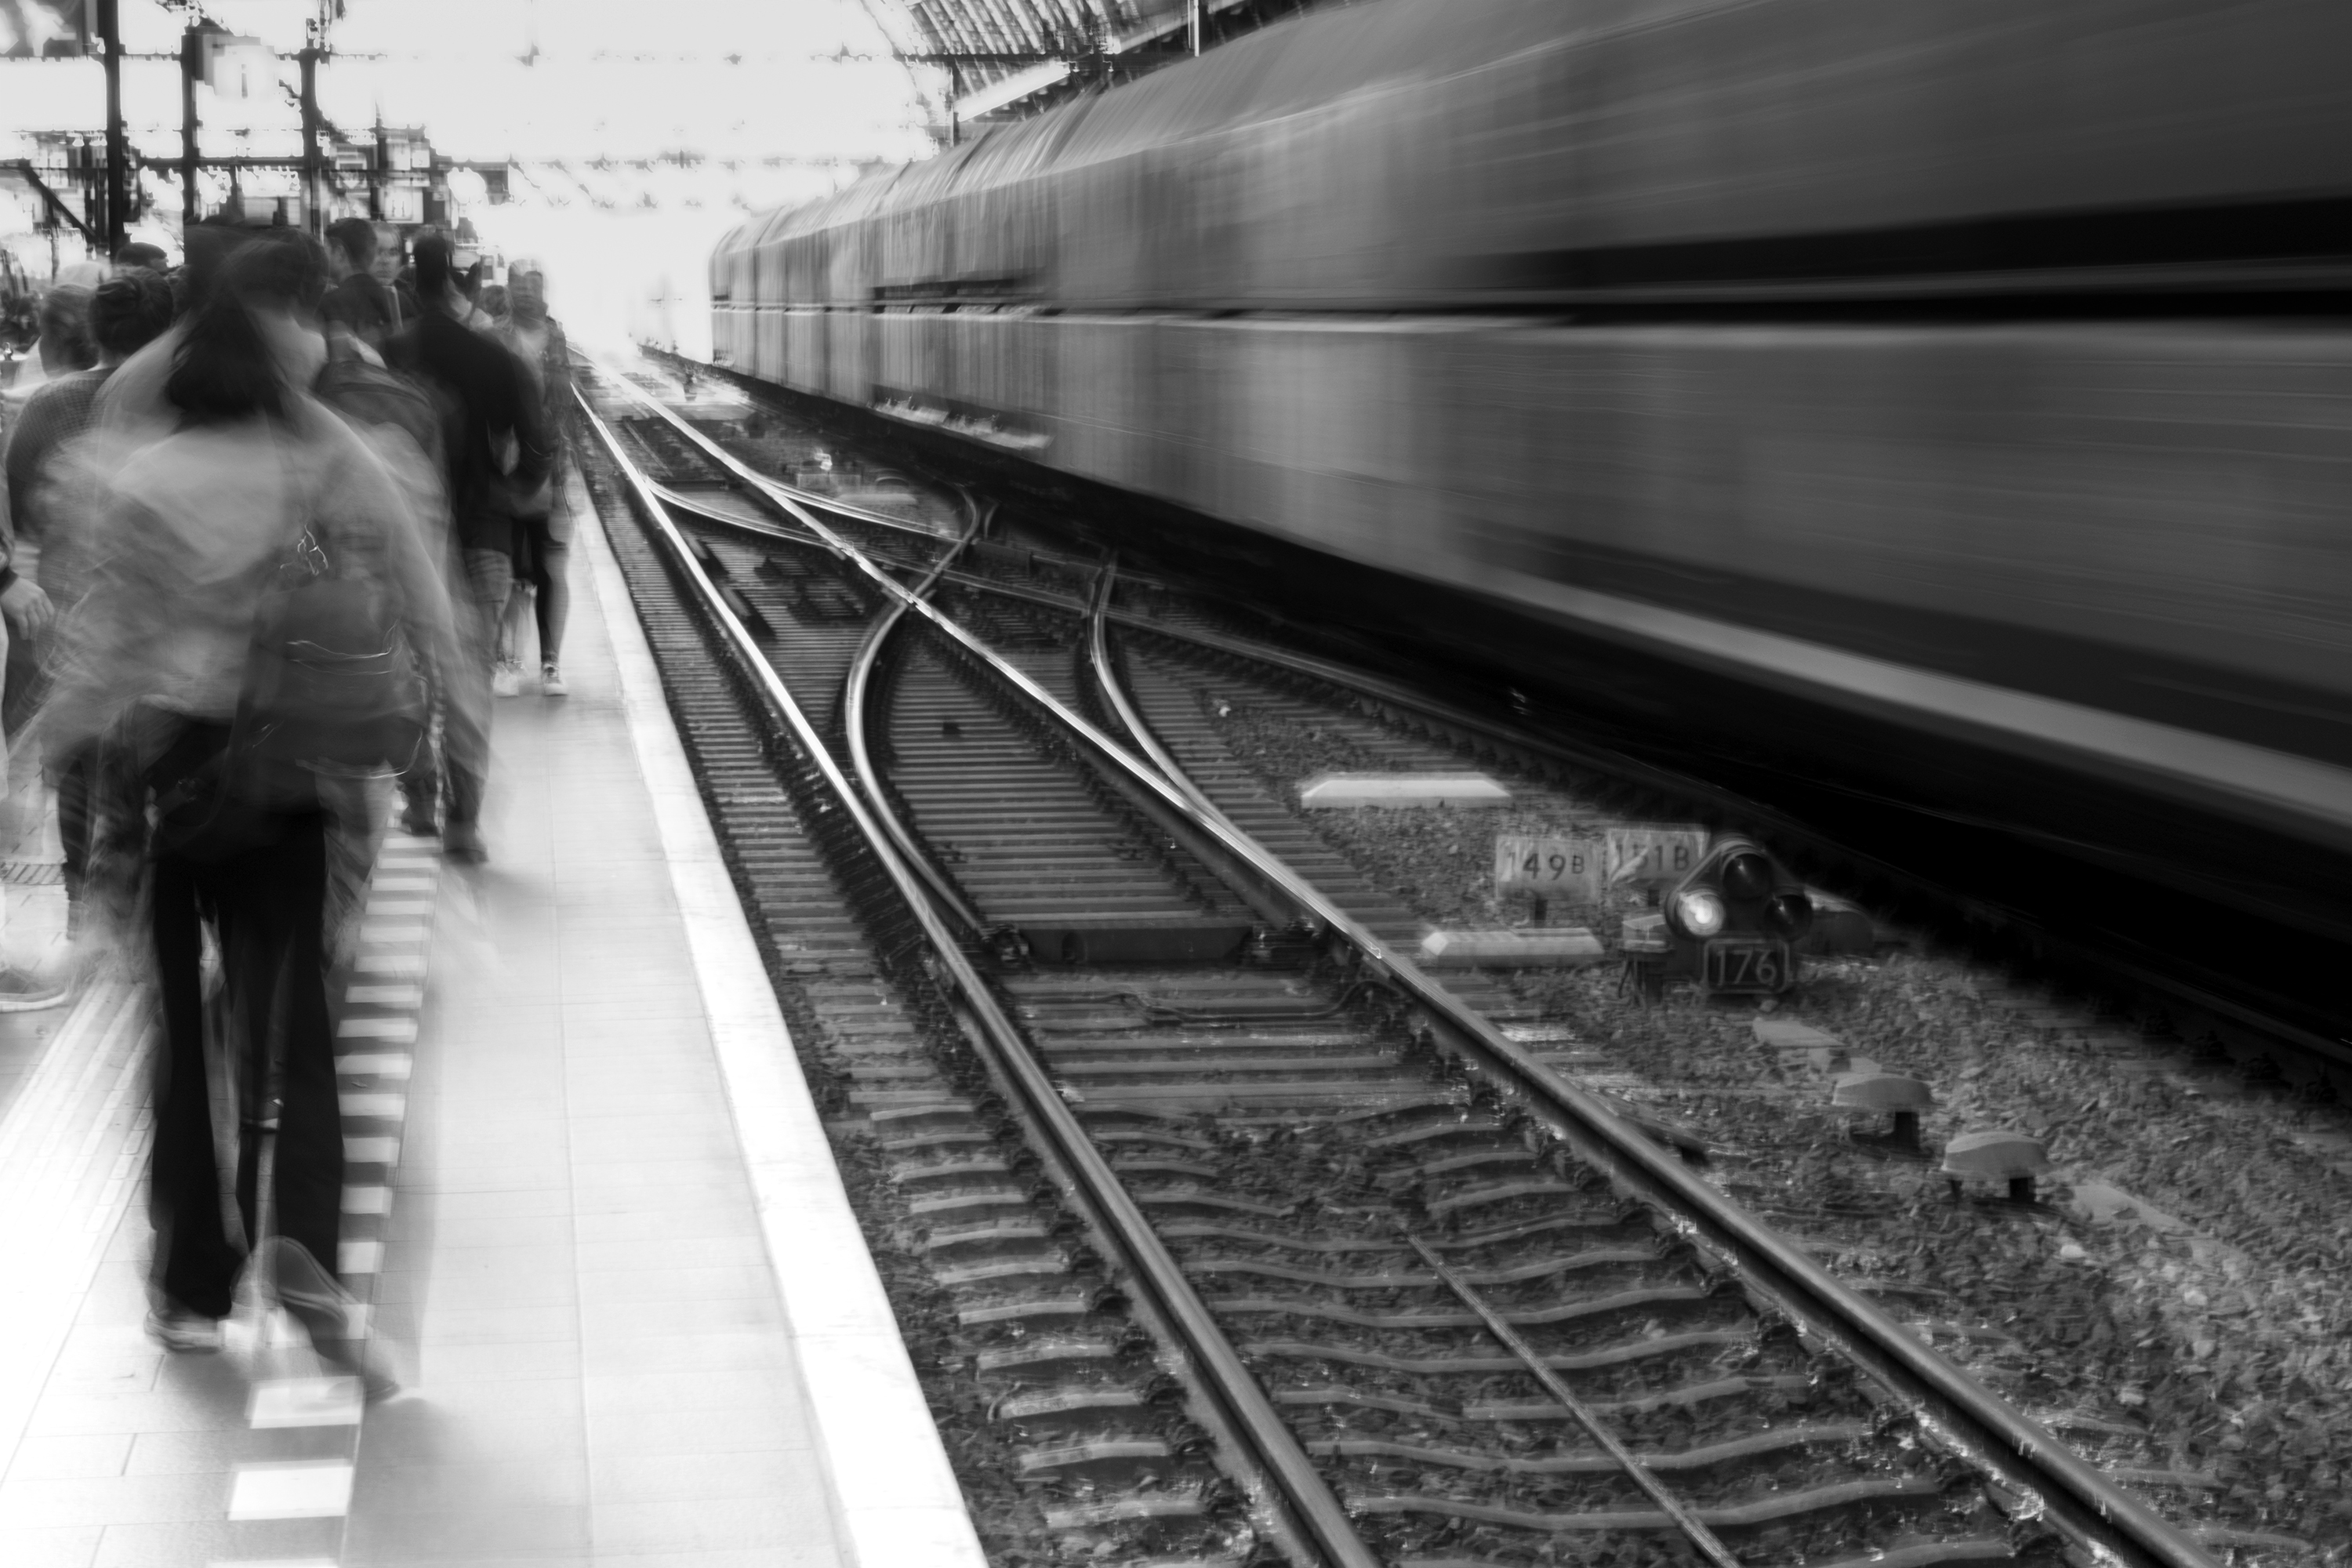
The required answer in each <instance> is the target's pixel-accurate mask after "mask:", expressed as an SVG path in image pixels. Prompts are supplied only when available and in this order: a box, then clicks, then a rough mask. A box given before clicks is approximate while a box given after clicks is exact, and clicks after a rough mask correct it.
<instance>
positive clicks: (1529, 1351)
mask: <svg viewBox="0 0 2352 1568" xmlns="http://www.w3.org/2000/svg"><path fill="white" fill-rule="evenodd" d="M1404 1238H1405V1240H1406V1241H1408V1242H1410V1243H1411V1244H1412V1249H1413V1250H1414V1251H1415V1252H1418V1253H1419V1254H1421V1260H1422V1261H1423V1263H1426V1264H1428V1265H1429V1266H1430V1268H1433V1269H1435V1270H1436V1271H1437V1277H1438V1279H1442V1280H1444V1282H1445V1287H1446V1289H1449V1290H1452V1291H1453V1292H1454V1295H1455V1296H1456V1297H1457V1298H1458V1299H1459V1300H1461V1302H1462V1304H1463V1305H1464V1306H1465V1307H1467V1308H1469V1309H1470V1310H1472V1311H1474V1312H1475V1313H1477V1314H1478V1318H1479V1321H1482V1322H1484V1323H1485V1324H1486V1331H1487V1332H1488V1333H1490V1334H1493V1335H1494V1336H1495V1337H1496V1339H1498V1340H1500V1341H1501V1342H1503V1348H1504V1349H1505V1350H1507V1351H1509V1352H1511V1354H1512V1355H1514V1356H1516V1357H1517V1358H1518V1362H1519V1364H1520V1365H1522V1366H1524V1367H1526V1368H1527V1369H1528V1373H1529V1374H1530V1375H1532V1376H1533V1377H1534V1378H1535V1380H1536V1381H1537V1382H1538V1383H1539V1384H1543V1387H1544V1392H1545V1393H1547V1394H1550V1395H1551V1396H1552V1397H1553V1398H1554V1399H1557V1400H1559V1402H1560V1404H1561V1405H1563V1406H1564V1407H1566V1409H1567V1411H1568V1413H1569V1414H1570V1415H1573V1416H1575V1417H1576V1421H1577V1425H1579V1426H1582V1427H1583V1428H1584V1429H1585V1430H1586V1431H1587V1432H1589V1433H1591V1435H1592V1440H1593V1441H1594V1442H1596V1443H1598V1444H1600V1445H1601V1449H1602V1450H1603V1451H1604V1452H1605V1453H1607V1454H1608V1456H1609V1457H1610V1458H1612V1459H1614V1460H1616V1461H1617V1466H1618V1468H1620V1469H1622V1470H1623V1471H1624V1472H1625V1474H1626V1475H1627V1476H1629V1477H1631V1478H1632V1479H1633V1484H1634V1485H1635V1486H1637V1487H1640V1488H1641V1489H1643V1491H1644V1492H1647V1493H1648V1494H1649V1497H1650V1500H1651V1501H1652V1502H1654V1503H1656V1504H1657V1505H1658V1507H1659V1509H1660V1510H1662V1511H1663V1512H1664V1514H1665V1516H1666V1517H1667V1518H1668V1519H1670V1520H1672V1521H1674V1525H1675V1529H1676V1530H1679V1531H1682V1532H1683V1536H1684V1538H1685V1540H1687V1541H1688V1542H1690V1543H1691V1544H1692V1545H1693V1546H1695V1547H1696V1548H1697V1549H1698V1554H1699V1555H1700V1556H1702V1557H1704V1558H1706V1560H1707V1561H1708V1562H1710V1563H1714V1564H1715V1565H1716V1568H1740V1562H1739V1559H1738V1558H1737V1557H1734V1556H1733V1555H1732V1554H1731V1552H1730V1551H1729V1550H1728V1549H1727V1548H1726V1547H1725V1545H1724V1544H1723V1542H1722V1541H1721V1540H1720V1539H1719V1538H1718V1537H1717V1535H1716V1533H1715V1531H1712V1530H1709V1529H1708V1528H1707V1527H1706V1523H1705V1522H1704V1521H1702V1520H1700V1518H1699V1517H1698V1515H1696V1513H1693V1512H1692V1511H1691V1509H1690V1505H1689V1504H1687V1503H1685V1502H1684V1501H1683V1500H1682V1499H1680V1498H1678V1497H1676V1496H1675V1494H1674V1491H1673V1489H1671V1488H1669V1487H1668V1486H1667V1485H1666V1484H1665V1482H1664V1481H1662V1480H1660V1479H1658V1477H1657V1472H1655V1471H1654V1470H1653V1469H1651V1468H1650V1467H1649V1466H1647V1465H1645V1464H1643V1463H1642V1460H1641V1457H1640V1456H1639V1455H1637V1454H1635V1453H1634V1452H1633V1449H1631V1448H1629V1447H1626V1446H1625V1442H1624V1439H1622V1437H1620V1436H1617V1434H1616V1433H1615V1432H1613V1431H1612V1430H1610V1427H1609V1424H1608V1423H1607V1422H1605V1421H1603V1420H1601V1416H1600V1415H1599V1414H1598V1413H1597V1412H1596V1411H1594V1409H1593V1408H1592V1406H1591V1405H1587V1404H1585V1403H1584V1401H1583V1400H1581V1399H1580V1398H1578V1397H1577V1394H1576V1391H1575V1390H1574V1389H1572V1388H1570V1387H1569V1386H1568V1382H1567V1380H1566V1379H1565V1378H1563V1377H1561V1376H1560V1375H1559V1373H1557V1372H1555V1371H1553V1370H1552V1369H1551V1367H1549V1365H1547V1364H1546V1363H1545V1362H1544V1358H1543V1357H1541V1356H1539V1355H1538V1354H1537V1353H1536V1352H1535V1347H1534V1346H1532V1345H1530V1344H1528V1342H1527V1341H1526V1340H1524V1339H1522V1338H1520V1337H1519V1331H1517V1329H1515V1328H1513V1327H1511V1325H1510V1322H1509V1321H1508V1320H1507V1319H1506V1318H1505V1317H1504V1316H1503V1315H1502V1314H1501V1313H1500V1312H1497V1311H1496V1310H1495V1309H1494V1308H1492V1307H1490V1306H1488V1305H1487V1304H1486V1298H1485V1297H1484V1296H1481V1295H1479V1294H1478V1292H1477V1291H1476V1290H1475V1289H1473V1288H1472V1286H1471V1284H1470V1281H1469V1280H1467V1279H1464V1278H1463V1277H1462V1276H1461V1275H1460V1274H1459V1273H1457V1272H1455V1271H1454V1269H1453V1268H1451V1267H1449V1266H1448V1265H1447V1263H1446V1261H1445V1259H1444V1258H1440V1257H1438V1256H1437V1254H1436V1252H1435V1251H1434V1250H1433V1248H1432V1247H1430V1246H1429V1244H1428V1243H1427V1242H1424V1241H1423V1240H1422V1239H1421V1237H1417V1236H1415V1235H1413V1234H1412V1232H1410V1231H1407V1232H1406V1233H1405V1237H1404Z"/></svg>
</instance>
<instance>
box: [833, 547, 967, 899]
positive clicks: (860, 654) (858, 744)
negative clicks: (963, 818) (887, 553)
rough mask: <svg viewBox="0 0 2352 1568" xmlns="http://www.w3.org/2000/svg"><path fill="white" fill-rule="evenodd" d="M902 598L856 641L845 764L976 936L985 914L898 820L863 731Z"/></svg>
mask: <svg viewBox="0 0 2352 1568" xmlns="http://www.w3.org/2000/svg"><path fill="white" fill-rule="evenodd" d="M986 521H987V514H986V513H984V512H979V511H975V512H974V514H973V516H972V520H971V526H970V527H969V528H967V529H966V530H965V531H964V535H963V537H962V538H961V539H960V540H957V541H955V542H953V544H952V545H951V546H950V548H949V549H948V550H946V551H945V552H942V553H941V554H940V558H939V560H938V561H937V562H935V563H933V564H932V566H931V569H930V571H929V572H928V573H926V574H924V576H923V580H922V581H921V582H919V583H918V584H915V586H914V588H913V589H912V590H911V591H912V593H913V594H914V595H915V596H916V597H917V598H918V599H921V598H927V597H929V595H930V593H931V591H932V590H933V589H934V588H936V587H937V586H938V585H939V581H940V575H941V574H944V573H945V572H946V571H947V569H948V568H949V567H950V566H951V565H953V564H954V563H955V559H956V557H957V556H959V555H961V553H963V547H964V546H965V545H967V544H969V543H971V542H972V540H973V538H974V537H975V536H977V535H978V533H979V532H980V530H981V527H982V524H984V523H985V522H986ZM906 616H907V605H906V603H905V602H904V601H903V600H898V599H893V600H891V601H890V602H889V603H888V605H887V606H886V607H885V608H884V610H883V612H882V613H881V614H880V615H878V616H875V617H874V623H873V625H872V626H869V627H868V628H867V629H866V638H865V640H864V641H863V642H861V643H859V644H858V646H857V656H856V658H853V659H851V660H850V661H849V679H847V680H846V681H845V683H844V684H843V686H842V693H841V728H842V731H843V733H844V734H845V736H846V738H847V740H848V742H849V762H850V766H851V768H852V769H853V770H854V776H855V777H856V780H857V784H858V787H859V788H860V789H862V790H863V791H864V792H865V795H866V804H867V805H871V806H872V807H873V808H874V814H875V816H877V817H878V818H880V820H881V823H882V827H883V830H884V831H885V832H887V833H888V834H889V835H890V842H891V843H893V844H895V845H897V846H898V853H899V854H900V856H902V857H903V858H905V859H906V862H907V864H908V866H910V867H912V868H914V871H915V874H916V875H917V876H919V877H920V878H922V879H923V881H924V883H925V884H926V885H927V886H928V887H929V889H930V890H931V897H932V898H933V899H935V900H938V901H939V905H940V908H941V909H942V910H946V911H947V912H948V913H949V914H950V915H951V916H953V917H954V918H955V920H956V921H957V923H959V924H960V925H961V926H962V927H963V928H964V929H965V930H966V931H970V932H971V933H972V934H973V935H974V936H980V935H982V934H984V933H985V932H986V931H987V930H988V919H987V917H986V916H984V915H982V913H981V912H980V911H979V910H976V909H973V908H972V907H971V901H970V900H967V899H966V898H965V897H964V896H963V894H962V893H961V892H960V891H959V890H958V889H957V888H956V886H955V884H954V883H952V882H950V880H948V879H947V877H946V875H945V874H944V873H943V872H941V871H940V868H938V867H936V866H934V865H933V864H931V858H930V857H929V855H927V854H925V853H924V852H923V847H922V846H921V845H920V844H919V843H917V842H916V841H915V836H914V834H913V833H912V832H911V831H909V830H908V826H907V825H906V824H905V823H904V822H902V821H900V820H899V819H898V812H897V811H896V810H895V809H894V808H893V807H892V806H891V805H890V800H889V796H888V795H887V794H886V793H885V792H884V789H883V784H882V773H881V770H880V769H878V768H877V767H876V766H875V765H874V755H873V748H872V746H871V745H870V743H869V742H868V738H867V736H866V724H865V713H866V693H867V691H868V689H870V688H871V686H872V685H873V681H874V671H875V667H876V666H877V664H879V663H880V661H881V658H882V648H883V646H884V645H885V644H887V642H888V641H889V640H890V634H891V632H892V631H894V630H896V629H897V627H898V624H899V623H900V622H901V621H903V620H905V619H906Z"/></svg>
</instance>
